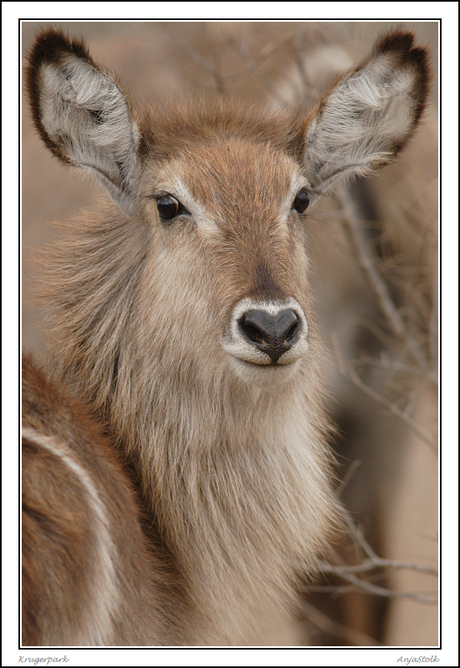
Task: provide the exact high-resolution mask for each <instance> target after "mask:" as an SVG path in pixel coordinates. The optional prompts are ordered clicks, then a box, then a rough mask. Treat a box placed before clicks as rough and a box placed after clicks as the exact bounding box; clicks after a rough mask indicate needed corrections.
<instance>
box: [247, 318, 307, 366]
mask: <svg viewBox="0 0 460 668" xmlns="http://www.w3.org/2000/svg"><path fill="white" fill-rule="evenodd" d="M299 324H300V322H299V318H298V317H297V315H296V314H295V313H294V311H291V310H290V309H289V310H286V311H280V312H279V313H277V314H276V315H271V314H270V313H267V311H248V312H247V313H244V314H243V316H242V317H241V318H240V320H239V325H240V328H241V330H242V331H243V333H244V335H245V336H246V337H247V339H249V340H250V341H251V342H252V343H253V344H254V345H255V346H257V348H259V350H261V351H262V352H264V353H266V354H267V355H268V356H269V357H270V360H271V362H272V364H276V363H277V362H278V360H279V358H280V357H281V355H283V353H285V352H286V351H287V350H289V348H290V347H291V345H292V344H293V343H294V341H295V340H296V334H297V332H298V330H299Z"/></svg>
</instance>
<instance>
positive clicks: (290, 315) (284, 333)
mask: <svg viewBox="0 0 460 668" xmlns="http://www.w3.org/2000/svg"><path fill="white" fill-rule="evenodd" d="M275 320H276V324H275V328H276V332H277V335H278V337H279V338H280V339H281V340H283V341H284V342H285V343H287V342H288V341H291V340H292V339H293V338H294V336H295V334H296V332H297V329H298V327H299V319H298V317H297V315H296V314H295V313H294V311H281V313H279V314H278V316H277V317H276V319H275Z"/></svg>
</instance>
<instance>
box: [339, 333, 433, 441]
mask: <svg viewBox="0 0 460 668" xmlns="http://www.w3.org/2000/svg"><path fill="white" fill-rule="evenodd" d="M331 340H332V345H333V348H334V352H335V355H336V358H337V364H338V367H339V370H340V372H341V373H342V374H343V375H344V376H345V377H347V378H348V379H349V380H350V381H351V382H352V383H353V384H354V385H356V387H359V389H360V390H362V391H363V392H365V393H366V394H367V395H368V396H370V397H372V398H373V399H374V400H375V401H377V402H378V403H379V404H381V405H382V406H385V408H387V409H388V410H389V411H390V412H391V413H393V415H396V416H397V417H399V418H401V420H403V421H404V422H405V423H406V424H407V426H408V427H409V428H410V429H412V431H413V432H414V433H415V434H416V435H417V436H418V437H419V438H420V440H422V441H424V443H426V444H427V445H428V446H429V447H430V448H431V449H432V450H433V452H435V453H437V451H438V448H437V445H436V442H435V441H434V440H433V439H432V438H430V436H428V434H426V433H425V432H424V431H422V430H421V429H420V427H419V426H418V424H417V423H416V422H414V420H412V419H411V418H410V417H408V416H407V415H406V414H405V413H404V412H403V411H402V410H401V409H400V408H399V407H398V406H396V404H393V403H391V401H388V399H385V397H383V396H382V395H381V394H379V393H378V392H376V391H375V390H374V389H372V387H369V385H366V383H364V382H363V381H362V380H361V378H360V377H359V376H358V374H357V373H356V371H355V370H354V369H353V367H351V366H350V365H347V366H346V365H345V362H344V360H343V358H342V356H341V354H340V351H339V347H338V340H337V336H336V335H335V334H333V335H332V336H331Z"/></svg>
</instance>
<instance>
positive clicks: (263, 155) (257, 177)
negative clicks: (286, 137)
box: [142, 137, 311, 384]
mask: <svg viewBox="0 0 460 668" xmlns="http://www.w3.org/2000/svg"><path fill="white" fill-rule="evenodd" d="M142 192H143V193H144V198H145V201H146V204H145V208H144V214H143V215H144V216H145V218H146V222H147V224H148V225H149V226H150V227H151V228H152V229H153V234H154V239H153V241H152V245H153V247H155V248H158V247H161V248H162V252H161V255H162V257H163V261H162V264H163V269H162V272H161V273H162V274H163V275H165V272H166V271H167V270H166V266H165V265H166V264H167V265H168V266H169V271H168V276H169V279H168V284H169V287H168V290H171V291H172V292H173V293H174V294H175V295H177V298H176V299H174V298H172V301H171V302H170V303H173V302H175V303H176V304H177V308H178V310H181V307H180V301H181V297H180V295H184V288H185V286H184V284H187V287H186V288H185V289H186V290H187V292H188V297H185V296H183V297H182V299H186V300H187V301H189V302H190V301H191V300H193V303H194V304H196V303H199V304H201V305H202V307H201V309H202V310H201V313H194V308H193V307H190V308H189V309H188V313H187V320H188V322H187V323H186V322H183V323H182V324H183V328H184V332H185V333H186V335H187V336H189V335H190V334H191V332H192V331H193V334H194V338H195V340H197V339H199V338H202V337H203V333H204V332H205V331H207V334H206V337H207V339H208V341H209V339H210V338H212V339H215V338H216V337H217V336H218V344H219V347H220V353H221V354H220V355H218V357H219V358H220V359H221V360H223V361H224V363H227V364H229V365H230V367H231V369H232V370H233V371H235V372H236V373H237V374H238V376H239V377H240V378H242V379H243V380H245V381H247V382H251V383H256V384H264V383H266V382H268V383H269V384H271V383H272V382H273V381H284V380H286V379H287V378H289V377H291V376H292V373H293V372H294V370H295V369H297V368H298V366H299V362H300V360H301V358H302V357H303V356H304V355H305V354H307V350H308V337H309V322H308V321H309V318H308V317H307V312H308V310H309V285H308V257H307V250H306V238H305V237H306V234H305V231H306V210H307V208H308V205H309V203H310V197H311V196H310V195H309V184H308V182H307V180H306V178H305V177H304V176H303V175H302V173H301V170H300V168H299V166H297V164H296V163H295V162H294V161H293V160H292V159H291V158H289V157H288V156H287V155H286V154H285V153H284V152H282V151H280V150H276V149H274V148H273V147H270V146H268V145H267V144H263V143H260V142H259V143H258V142H256V141H254V140H242V139H240V138H239V139H236V138H231V137H229V138H227V139H219V138H209V139H208V140H207V141H202V142H201V143H200V144H199V145H198V146H197V145H196V144H195V145H194V147H193V150H190V151H188V150H187V148H186V147H185V148H184V147H182V149H181V150H180V151H179V152H178V155H177V157H175V158H173V159H172V160H171V159H170V160H168V161H165V162H164V164H163V165H162V166H161V167H160V168H159V167H158V164H153V163H152V165H151V166H150V167H149V168H148V169H147V170H146V174H145V175H144V181H143V185H142ZM156 262H158V258H156ZM173 284H175V287H174V286H173ZM192 295H193V296H192ZM170 300H171V297H170ZM184 315H185V314H184ZM194 316H195V317H194ZM203 322H204V323H205V324H204V325H203ZM211 323H212V326H211V327H209V325H210V324H211ZM203 345H209V346H211V347H212V344H211V343H206V342H203ZM208 349H209V348H208Z"/></svg>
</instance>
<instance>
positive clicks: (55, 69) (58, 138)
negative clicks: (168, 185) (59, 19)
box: [26, 30, 139, 211]
mask: <svg viewBox="0 0 460 668" xmlns="http://www.w3.org/2000/svg"><path fill="white" fill-rule="evenodd" d="M26 84H27V89H28V93H29V99H30V104H31V108H32V115H33V119H34V122H35V125H36V127H37V130H38V132H39V133H40V135H41V137H42V139H43V141H44V142H45V144H46V145H47V146H48V148H49V149H51V151H52V152H53V153H54V154H55V155H56V156H57V157H58V158H60V159H61V160H62V161H63V162H65V163H68V164H71V165H76V166H78V167H83V168H87V169H89V170H90V171H91V172H92V173H93V174H95V175H96V176H97V177H98V178H99V180H100V181H101V182H102V184H103V185H104V187H105V188H106V190H107V191H108V193H109V194H110V196H111V197H112V199H113V200H114V201H115V202H116V203H117V204H118V205H119V206H120V207H121V208H122V209H123V210H124V211H129V210H130V208H131V206H132V204H133V201H134V198H135V182H136V177H137V175H138V172H139V159H138V153H137V148H138V143H139V132H138V130H137V126H136V124H135V122H134V121H133V119H132V116H131V111H130V108H129V105H128V102H127V101H126V98H125V96H124V95H123V93H122V92H121V90H120V88H119V86H118V85H117V83H116V82H115V81H114V79H113V78H112V77H111V76H110V75H109V74H108V73H106V72H105V71H103V70H102V69H101V68H100V67H98V66H97V65H95V63H94V62H93V60H92V59H91V57H90V56H89V54H88V51H87V48H86V46H85V45H84V43H83V42H80V41H78V40H70V39H68V38H67V37H66V36H65V35H64V34H63V33H61V32H59V31H56V30H47V31H45V32H43V33H41V34H40V35H39V36H38V37H37V39H36V41H35V43H34V45H33V47H32V50H31V52H30V55H29V65H28V68H27V71H26Z"/></svg>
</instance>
